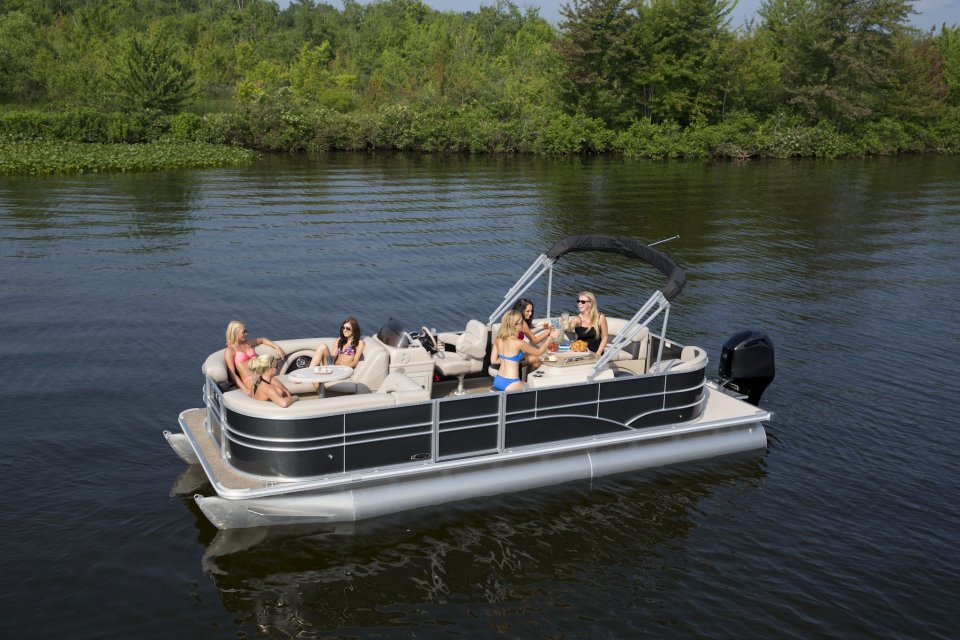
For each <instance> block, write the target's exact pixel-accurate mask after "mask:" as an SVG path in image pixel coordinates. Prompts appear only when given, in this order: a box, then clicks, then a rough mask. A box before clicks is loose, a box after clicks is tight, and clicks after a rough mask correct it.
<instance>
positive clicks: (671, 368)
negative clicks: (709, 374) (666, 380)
mask: <svg viewBox="0 0 960 640" xmlns="http://www.w3.org/2000/svg"><path fill="white" fill-rule="evenodd" d="M706 366H707V352H706V351H704V350H703V349H701V348H700V347H693V346H689V347H684V348H683V351H682V352H681V353H680V357H679V358H670V359H668V360H661V361H660V362H654V363H653V364H652V365H650V371H649V373H651V374H657V375H659V374H664V373H683V372H684V371H696V370H697V369H702V368H703V367H706Z"/></svg>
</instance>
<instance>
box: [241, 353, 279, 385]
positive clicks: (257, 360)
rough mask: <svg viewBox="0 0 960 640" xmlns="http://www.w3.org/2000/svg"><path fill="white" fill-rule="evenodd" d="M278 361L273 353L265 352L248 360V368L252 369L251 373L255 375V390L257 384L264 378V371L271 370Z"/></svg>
mask: <svg viewBox="0 0 960 640" xmlns="http://www.w3.org/2000/svg"><path fill="white" fill-rule="evenodd" d="M276 362H277V358H276V357H275V356H274V355H273V354H272V353H264V354H262V355H259V356H254V357H253V358H250V360H249V361H248V362H247V368H248V369H249V370H250V375H251V376H253V390H254V391H256V390H257V386H259V385H260V382H261V381H262V380H263V373H264V372H265V371H269V370H270V368H271V367H272V366H273V365H274V364H276Z"/></svg>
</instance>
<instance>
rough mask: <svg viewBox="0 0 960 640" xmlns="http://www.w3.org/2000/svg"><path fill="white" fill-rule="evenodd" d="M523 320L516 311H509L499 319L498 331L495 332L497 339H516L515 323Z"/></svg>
mask: <svg viewBox="0 0 960 640" xmlns="http://www.w3.org/2000/svg"><path fill="white" fill-rule="evenodd" d="M521 320H523V316H522V315H520V312H519V311H517V310H516V309H511V310H510V311H507V312H506V313H505V314H503V317H502V318H500V329H499V330H498V331H497V337H498V338H500V339H501V340H506V339H507V338H509V337H511V336H512V337H514V338H516V337H517V323H518V322H520V321H521Z"/></svg>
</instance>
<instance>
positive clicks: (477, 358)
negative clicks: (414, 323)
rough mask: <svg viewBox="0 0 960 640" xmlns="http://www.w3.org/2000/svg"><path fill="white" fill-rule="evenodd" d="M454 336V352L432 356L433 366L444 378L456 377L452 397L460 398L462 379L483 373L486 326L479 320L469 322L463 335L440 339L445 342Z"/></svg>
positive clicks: (450, 335)
mask: <svg viewBox="0 0 960 640" xmlns="http://www.w3.org/2000/svg"><path fill="white" fill-rule="evenodd" d="M454 336H455V337H456V342H455V344H456V350H455V351H439V352H437V353H435V354H433V364H434V366H435V367H436V368H437V370H438V371H439V372H440V374H441V375H443V376H444V377H452V376H457V390H456V391H454V395H458V396H461V395H463V394H465V393H466V391H465V390H464V388H463V379H464V378H465V377H466V376H467V374H470V373H477V372H480V371H483V360H484V358H485V357H486V355H487V342H488V334H487V325H485V324H483V323H482V322H480V321H479V320H470V321H469V322H467V328H466V329H464V331H463V333H461V334H459V335H456V334H444V335H441V336H440V339H441V340H443V341H444V342H446V341H448V340H451V339H452V338H453V337H454Z"/></svg>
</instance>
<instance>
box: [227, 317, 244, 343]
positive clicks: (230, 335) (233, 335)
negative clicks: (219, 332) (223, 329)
mask: <svg viewBox="0 0 960 640" xmlns="http://www.w3.org/2000/svg"><path fill="white" fill-rule="evenodd" d="M245 326H246V325H245V324H243V323H242V322H240V321H239V320H231V321H230V324H228V325H227V346H231V345H235V344H237V340H239V339H240V334H241V333H242V332H243V328H244V327H245Z"/></svg>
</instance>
